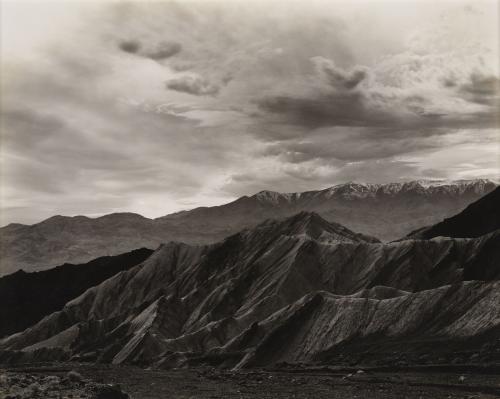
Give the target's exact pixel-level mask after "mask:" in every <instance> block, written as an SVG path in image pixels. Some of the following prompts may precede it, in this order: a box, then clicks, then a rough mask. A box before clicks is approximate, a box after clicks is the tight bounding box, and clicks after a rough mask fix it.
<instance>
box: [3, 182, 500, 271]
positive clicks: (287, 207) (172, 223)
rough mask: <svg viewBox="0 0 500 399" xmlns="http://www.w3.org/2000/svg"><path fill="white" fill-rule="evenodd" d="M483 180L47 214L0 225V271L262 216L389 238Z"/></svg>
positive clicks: (225, 231) (198, 239)
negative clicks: (172, 207)
mask: <svg viewBox="0 0 500 399" xmlns="http://www.w3.org/2000/svg"><path fill="white" fill-rule="evenodd" d="M495 187H496V184H495V183H493V182H490V181H488V180H470V181H469V180H464V181H456V182H451V183H443V182H436V181H434V182H429V181H413V182H408V183H392V184H358V183H347V184H340V185H337V186H334V187H330V188H328V189H325V190H320V191H309V192H304V193H292V194H282V193H277V192H272V191H262V192H260V193H257V194H255V195H252V196H244V197H241V198H239V199H237V200H236V201H233V202H231V203H229V204H225V205H221V206H215V207H203V208H197V209H193V210H191V211H185V212H179V213H175V214H171V215H167V216H164V217H161V218H157V219H154V220H152V219H148V218H145V217H142V216H140V215H136V214H132V213H119V214H111V215H106V216H102V217H99V218H95V219H91V218H88V217H84V216H75V217H64V216H54V217H52V218H49V219H47V220H45V221H43V222H41V223H37V224H34V225H32V226H26V225H20V224H11V225H8V226H6V227H3V228H1V229H0V250H1V252H2V260H1V263H0V275H2V274H8V273H12V272H14V271H16V270H18V269H20V268H22V269H24V270H26V271H35V270H43V269H47V268H51V267H55V266H57V265H61V264H63V263H84V262H88V261H90V260H92V259H95V258H97V257H100V256H107V255H117V254H120V253H124V252H127V251H131V250H133V249H136V248H141V247H145V248H151V249H154V248H157V247H158V245H160V244H161V243H163V242H168V241H172V240H175V241H181V242H185V243H188V244H210V243H215V242H218V241H220V240H222V239H224V238H225V237H227V236H230V235H231V234H234V233H236V232H238V231H240V230H241V229H243V228H246V227H253V226H256V225H257V224H259V223H261V222H262V221H264V220H266V219H269V218H279V217H287V216H291V215H294V214H296V213H298V212H301V211H313V212H316V213H318V214H320V215H321V216H322V217H323V218H324V219H326V220H328V221H335V222H338V223H341V224H342V225H344V226H346V227H348V228H349V229H352V230H354V231H357V232H361V233H364V234H367V235H370V236H374V237H377V238H380V239H382V240H394V239H397V238H399V237H402V236H405V235H406V234H408V233H409V232H411V231H413V230H415V229H416V228H419V227H421V226H428V225H431V224H434V223H437V222H439V221H440V220H442V219H443V218H445V217H449V216H452V215H454V214H456V213H458V212H460V211H461V210H462V209H463V208H465V207H466V206H467V205H468V204H470V203H471V202H473V201H475V200H477V199H479V198H480V197H482V196H483V195H484V194H486V193H488V192H489V191H491V190H493V189H494V188H495Z"/></svg>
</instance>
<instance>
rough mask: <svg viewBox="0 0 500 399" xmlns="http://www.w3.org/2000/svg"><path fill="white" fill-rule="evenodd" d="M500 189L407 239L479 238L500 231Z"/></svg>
mask: <svg viewBox="0 0 500 399" xmlns="http://www.w3.org/2000/svg"><path fill="white" fill-rule="evenodd" d="M499 204H500V187H497V188H496V189H495V190H493V191H492V192H490V193H489V194H487V195H485V196H484V197H482V198H481V199H479V200H477V201H476V202H474V203H472V204H470V205H469V206H468V207H467V208H465V209H464V210H463V211H462V212H460V213H459V214H458V215H455V216H453V217H451V218H448V219H445V220H443V221H442V222H440V223H438V224H435V225H434V226H430V227H424V228H422V229H419V230H416V231H414V232H412V233H411V234H409V235H408V237H407V238H417V239H429V238H433V237H438V236H443V237H479V236H482V235H484V234H488V233H490V232H492V231H495V230H498V229H500V206H499Z"/></svg>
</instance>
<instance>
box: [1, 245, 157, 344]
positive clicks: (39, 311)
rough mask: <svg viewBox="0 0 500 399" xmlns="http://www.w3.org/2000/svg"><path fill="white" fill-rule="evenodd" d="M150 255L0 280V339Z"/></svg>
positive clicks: (111, 258)
mask: <svg viewBox="0 0 500 399" xmlns="http://www.w3.org/2000/svg"><path fill="white" fill-rule="evenodd" d="M152 253H153V251H151V250H149V249H145V248H142V249H138V250H134V251H132V252H129V253H125V254H122V255H117V256H106V257H102V258H98V259H95V260H93V261H91V262H89V263H86V264H82V265H71V264H65V265H62V266H58V267H56V268H54V269H50V270H46V271H42V272H35V273H26V272H24V271H22V270H20V271H18V272H16V273H14V274H10V275H8V276H4V277H2V278H0V320H1V321H2V322H1V323H0V337H2V336H5V335H10V334H12V333H15V332H18V331H22V330H24V329H25V328H27V327H29V326H31V325H33V324H35V323H36V322H38V321H40V320H41V319H42V318H43V317H44V316H46V315H48V314H51V313H53V312H55V311H58V310H61V309H62V308H63V307H64V305H65V304H66V302H68V301H70V300H71V299H74V298H76V297H77V296H79V295H81V294H82V293H83V292H85V291H86V290H87V289H88V288H90V287H93V286H95V285H98V284H100V283H101V282H103V281H104V280H106V279H108V278H110V277H112V276H114V275H115V274H116V273H119V272H121V271H124V270H128V269H130V268H132V267H134V266H136V265H138V264H139V263H141V262H143V261H144V260H146V259H147V258H148V257H149V256H150V255H151V254H152Z"/></svg>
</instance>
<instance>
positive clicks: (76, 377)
mask: <svg viewBox="0 0 500 399" xmlns="http://www.w3.org/2000/svg"><path fill="white" fill-rule="evenodd" d="M66 377H68V380H70V381H71V382H82V381H83V376H82V375H81V374H80V373H78V372H76V371H75V370H71V371H69V372H68V374H67V375H66Z"/></svg>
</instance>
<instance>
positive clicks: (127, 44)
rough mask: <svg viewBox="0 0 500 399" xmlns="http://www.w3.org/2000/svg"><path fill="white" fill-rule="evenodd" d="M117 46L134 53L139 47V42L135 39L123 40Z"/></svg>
mask: <svg viewBox="0 0 500 399" xmlns="http://www.w3.org/2000/svg"><path fill="white" fill-rule="evenodd" d="M118 47H120V49H121V50H122V51H125V52H126V53H131V54H136V53H137V52H138V51H139V50H140V49H141V44H140V43H139V42H138V41H135V40H125V41H123V42H121V43H120V44H119V45H118Z"/></svg>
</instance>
